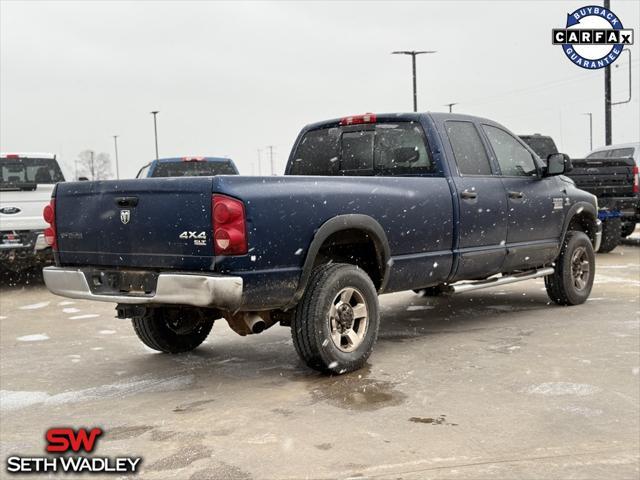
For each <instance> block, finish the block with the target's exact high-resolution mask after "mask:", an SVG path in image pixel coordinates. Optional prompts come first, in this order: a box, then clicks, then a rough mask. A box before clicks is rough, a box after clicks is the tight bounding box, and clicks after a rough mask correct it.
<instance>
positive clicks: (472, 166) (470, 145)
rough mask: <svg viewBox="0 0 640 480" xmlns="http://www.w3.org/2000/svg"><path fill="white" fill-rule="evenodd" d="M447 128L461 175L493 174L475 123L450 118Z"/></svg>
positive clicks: (446, 124)
mask: <svg viewBox="0 0 640 480" xmlns="http://www.w3.org/2000/svg"><path fill="white" fill-rule="evenodd" d="M445 128H446V130H447V136H448V137H449V142H450V143H451V148H452V149H453V156H454V157H455V159H456V163H457V164H458V171H459V172H460V175H491V165H490V164H489V157H488V156H487V152H486V150H485V148H484V145H483V144H482V140H481V139H480V134H479V133H478V130H476V127H475V125H474V124H473V123H471V122H465V121H459V120H450V121H448V122H446V123H445Z"/></svg>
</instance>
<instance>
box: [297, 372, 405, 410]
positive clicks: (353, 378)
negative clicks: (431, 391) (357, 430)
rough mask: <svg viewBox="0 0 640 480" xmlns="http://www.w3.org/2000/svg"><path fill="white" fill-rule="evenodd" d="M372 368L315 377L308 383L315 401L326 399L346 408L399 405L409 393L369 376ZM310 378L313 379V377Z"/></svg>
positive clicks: (371, 408)
mask: <svg viewBox="0 0 640 480" xmlns="http://www.w3.org/2000/svg"><path fill="white" fill-rule="evenodd" d="M369 373H370V368H369V367H365V368H363V369H360V370H358V371H357V372H354V373H351V374H347V375H341V376H337V377H320V378H318V377H314V378H313V379H312V381H309V382H308V387H307V388H309V391H310V393H311V396H312V398H313V402H314V403H317V402H326V403H329V404H331V405H333V406H334V407H338V408H343V409H345V410H361V411H372V410H378V409H380V408H385V407H391V406H395V405H400V404H401V403H403V402H404V400H405V399H406V395H405V394H404V393H402V392H400V391H398V390H396V389H395V386H396V384H395V383H393V382H389V381H385V380H376V379H373V378H368V374H369ZM310 380H311V379H310Z"/></svg>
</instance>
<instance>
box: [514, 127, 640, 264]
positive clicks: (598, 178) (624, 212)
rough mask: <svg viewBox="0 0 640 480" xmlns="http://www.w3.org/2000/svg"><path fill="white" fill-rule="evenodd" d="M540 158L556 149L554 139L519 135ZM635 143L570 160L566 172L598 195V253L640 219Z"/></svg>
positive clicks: (638, 152) (615, 242)
mask: <svg viewBox="0 0 640 480" xmlns="http://www.w3.org/2000/svg"><path fill="white" fill-rule="evenodd" d="M520 138H521V139H522V140H524V141H525V142H526V143H527V144H528V145H529V146H530V147H531V148H532V149H533V150H534V151H535V152H536V153H537V154H538V156H540V158H543V159H544V158H547V156H548V155H551V154H554V153H557V152H558V149H557V147H556V145H555V142H554V141H553V139H552V138H551V137H549V136H546V135H540V134H538V133H537V134H534V135H520ZM639 145H640V144H638V143H627V144H620V145H609V146H606V147H600V148H597V149H596V150H594V151H593V152H591V153H590V154H589V155H587V157H586V158H577V159H572V160H571V164H572V168H571V170H569V171H568V172H567V173H566V175H567V176H568V177H569V178H571V179H572V180H573V181H574V182H575V183H576V186H577V187H578V188H582V189H583V190H586V191H588V192H590V193H593V194H594V195H596V196H597V197H598V204H599V212H598V216H599V218H600V220H602V243H601V245H600V249H599V250H598V251H599V252H601V253H607V252H610V251H612V250H613V249H614V248H616V247H617V246H618V245H619V244H620V241H621V239H622V238H623V237H627V236H629V235H631V233H632V232H633V230H634V229H635V227H636V223H637V222H638V220H640V190H639V186H638V158H639V157H640V148H639Z"/></svg>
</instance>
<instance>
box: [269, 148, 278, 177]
mask: <svg viewBox="0 0 640 480" xmlns="http://www.w3.org/2000/svg"><path fill="white" fill-rule="evenodd" d="M267 148H268V149H269V163H270V164H271V175H275V173H276V172H275V170H274V168H273V145H267Z"/></svg>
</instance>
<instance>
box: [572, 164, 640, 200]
mask: <svg viewBox="0 0 640 480" xmlns="http://www.w3.org/2000/svg"><path fill="white" fill-rule="evenodd" d="M571 162H572V164H573V170H572V171H571V172H570V173H569V174H568V175H567V176H568V177H570V178H572V179H573V181H574V182H576V186H577V187H578V188H581V189H583V190H586V191H587V192H590V193H592V194H594V195H595V196H597V197H627V196H633V167H634V165H635V162H634V160H633V159H632V158H603V159H584V158H582V159H577V160H573V159H572V161H571Z"/></svg>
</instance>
